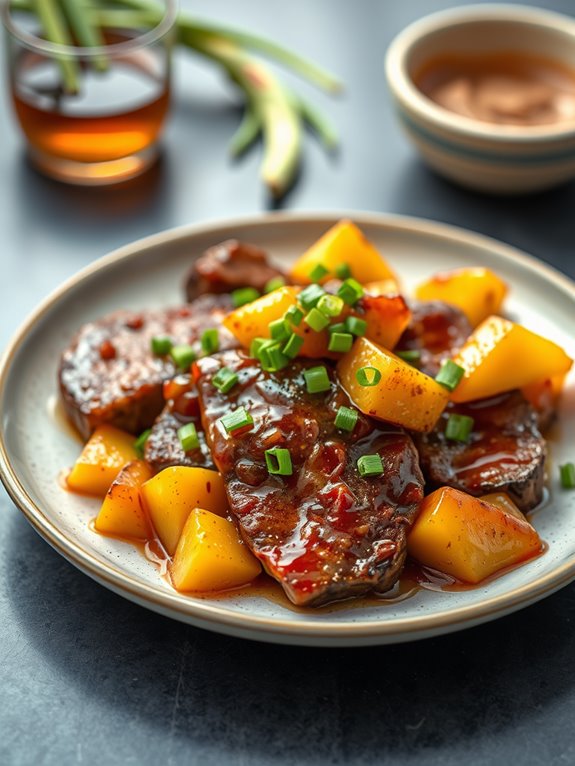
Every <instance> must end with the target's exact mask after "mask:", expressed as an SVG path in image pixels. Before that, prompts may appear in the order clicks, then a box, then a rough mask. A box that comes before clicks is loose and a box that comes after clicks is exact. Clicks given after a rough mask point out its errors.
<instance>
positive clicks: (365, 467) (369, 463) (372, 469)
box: [357, 454, 383, 478]
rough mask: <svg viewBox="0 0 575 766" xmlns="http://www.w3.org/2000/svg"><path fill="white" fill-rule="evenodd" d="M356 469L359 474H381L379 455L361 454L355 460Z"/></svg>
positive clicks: (365, 475) (381, 467) (381, 464)
mask: <svg viewBox="0 0 575 766" xmlns="http://www.w3.org/2000/svg"><path fill="white" fill-rule="evenodd" d="M357 470H358V471H359V474H360V476H363V477H364V478H366V477H368V476H381V474H382V473H383V462H382V460H381V457H380V456H379V455H377V454H375V455H362V456H361V457H360V458H359V459H358V461H357Z"/></svg>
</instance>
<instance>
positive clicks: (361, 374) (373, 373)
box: [355, 367, 381, 388]
mask: <svg viewBox="0 0 575 766" xmlns="http://www.w3.org/2000/svg"><path fill="white" fill-rule="evenodd" d="M355 378H356V380H357V382H358V383H359V385H360V386H367V387H368V388H369V387H370V386H377V384H378V383H379V381H380V380H381V372H380V371H379V370H378V369H377V368H376V367H360V368H359V370H358V371H357V372H356V373H355Z"/></svg>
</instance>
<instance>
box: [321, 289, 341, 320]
mask: <svg viewBox="0 0 575 766" xmlns="http://www.w3.org/2000/svg"><path fill="white" fill-rule="evenodd" d="M343 307H344V302H343V301H342V299H341V298H338V296H337V295H329V294H328V293H326V294H325V295H322V296H321V298H320V299H319V301H318V302H317V306H316V309H317V310H318V311H321V313H322V314H325V316H326V317H338V316H339V315H340V314H341V312H342V311H343Z"/></svg>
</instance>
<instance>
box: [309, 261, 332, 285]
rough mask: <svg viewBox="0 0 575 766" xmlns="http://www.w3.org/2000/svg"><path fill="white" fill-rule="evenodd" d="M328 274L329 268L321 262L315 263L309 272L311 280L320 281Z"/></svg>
mask: <svg viewBox="0 0 575 766" xmlns="http://www.w3.org/2000/svg"><path fill="white" fill-rule="evenodd" d="M328 274H329V269H326V267H325V266H324V265H323V264H322V263H316V265H315V266H314V267H313V268H312V269H311V271H310V272H309V278H310V279H311V281H312V282H321V280H322V279H323V278H324V277H326V276H327V275H328Z"/></svg>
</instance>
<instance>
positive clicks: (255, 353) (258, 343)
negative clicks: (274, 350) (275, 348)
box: [250, 338, 270, 359]
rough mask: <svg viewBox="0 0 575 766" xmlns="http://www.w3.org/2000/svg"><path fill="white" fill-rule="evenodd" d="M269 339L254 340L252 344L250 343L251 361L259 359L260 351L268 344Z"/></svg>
mask: <svg viewBox="0 0 575 766" xmlns="http://www.w3.org/2000/svg"><path fill="white" fill-rule="evenodd" d="M269 342H270V339H269V338H254V339H253V340H252V342H251V343H250V356H251V357H252V358H253V359H259V358H260V349H261V348H262V346H264V345H265V344H266V343H269Z"/></svg>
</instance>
